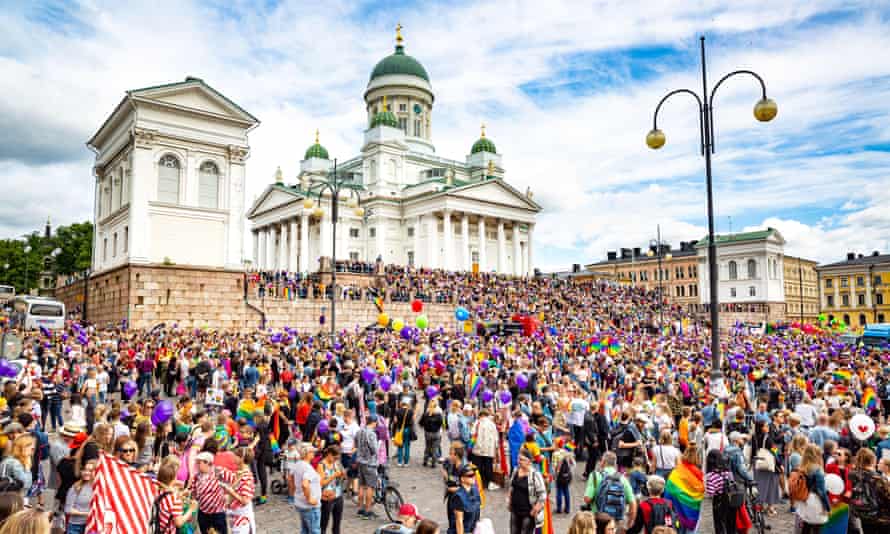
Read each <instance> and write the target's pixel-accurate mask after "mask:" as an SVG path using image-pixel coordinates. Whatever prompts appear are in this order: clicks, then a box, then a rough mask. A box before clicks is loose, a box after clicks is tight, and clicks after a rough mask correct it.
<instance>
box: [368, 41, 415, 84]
mask: <svg viewBox="0 0 890 534" xmlns="http://www.w3.org/2000/svg"><path fill="white" fill-rule="evenodd" d="M388 74H407V75H410V76H417V77H418V78H423V79H424V80H426V81H427V82H429V81H430V77H429V75H428V74H427V73H426V69H425V68H423V65H421V64H420V62H419V61H417V60H416V59H414V58H413V57H411V56H409V55H407V54H405V47H404V46H402V45H396V51H395V53H393V54H392V55H390V56H386V57H385V58H383V59H381V60H380V61H379V62H378V63H377V65H375V66H374V70H373V71H371V78H370V79H369V80H368V81H369V82H370V81H371V80H373V79H374V78H379V77H380V76H386V75H388Z"/></svg>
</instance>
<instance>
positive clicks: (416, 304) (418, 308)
mask: <svg viewBox="0 0 890 534" xmlns="http://www.w3.org/2000/svg"><path fill="white" fill-rule="evenodd" d="M411 311H413V312H414V313H420V312H422V311H423V302H421V301H419V300H417V299H414V300H413V301H411Z"/></svg>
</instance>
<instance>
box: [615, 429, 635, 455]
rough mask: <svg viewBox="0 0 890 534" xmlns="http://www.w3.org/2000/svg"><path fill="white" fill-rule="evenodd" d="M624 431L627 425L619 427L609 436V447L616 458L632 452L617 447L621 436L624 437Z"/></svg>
mask: <svg viewBox="0 0 890 534" xmlns="http://www.w3.org/2000/svg"><path fill="white" fill-rule="evenodd" d="M626 429H627V425H620V426H618V427H617V428H615V430H613V431H612V434H611V435H609V447H610V448H611V450H612V452H614V453H615V454H616V455H618V456H629V455H630V454H631V453H632V452H633V451H632V450H631V449H621V448H619V447H618V442H620V441H621V436H623V435H624V431H625V430H626Z"/></svg>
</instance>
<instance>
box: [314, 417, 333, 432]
mask: <svg viewBox="0 0 890 534" xmlns="http://www.w3.org/2000/svg"><path fill="white" fill-rule="evenodd" d="M330 430H331V427H330V425H328V420H327V419H322V420H321V421H319V422H318V427H316V429H315V431H316V432H317V433H318V434H319V435H321V436H324V435H326V434H327V433H328V432H330Z"/></svg>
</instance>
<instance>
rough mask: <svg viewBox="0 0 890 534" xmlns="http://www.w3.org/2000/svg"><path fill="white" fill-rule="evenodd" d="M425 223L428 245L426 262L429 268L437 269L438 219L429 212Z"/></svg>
mask: <svg viewBox="0 0 890 534" xmlns="http://www.w3.org/2000/svg"><path fill="white" fill-rule="evenodd" d="M426 223H427V224H426V227H427V244H428V245H429V254H428V258H427V264H428V267H429V268H431V269H437V268H439V219H438V217H436V215H435V214H431V215H430V217H429V219H428V220H427V222H426Z"/></svg>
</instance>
